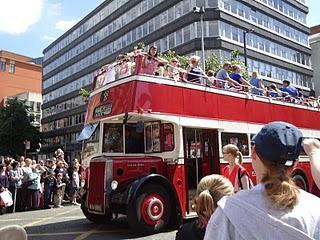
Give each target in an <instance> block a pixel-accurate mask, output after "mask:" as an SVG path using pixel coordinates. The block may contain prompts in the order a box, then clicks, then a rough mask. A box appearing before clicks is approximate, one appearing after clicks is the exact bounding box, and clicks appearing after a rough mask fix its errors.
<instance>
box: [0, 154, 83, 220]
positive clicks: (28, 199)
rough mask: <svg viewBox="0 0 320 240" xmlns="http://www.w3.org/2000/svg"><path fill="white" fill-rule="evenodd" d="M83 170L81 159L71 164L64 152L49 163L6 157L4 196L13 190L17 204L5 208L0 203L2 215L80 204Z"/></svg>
mask: <svg viewBox="0 0 320 240" xmlns="http://www.w3.org/2000/svg"><path fill="white" fill-rule="evenodd" d="M81 170H82V169H81V165H80V163H79V161H78V159H74V160H73V161H72V162H71V163H70V164H68V163H67V162H66V161H65V159H64V153H63V151H62V150H61V149H58V150H57V151H56V152H55V157H52V158H51V159H46V160H45V161H43V160H38V162H37V161H35V160H31V159H30V158H24V156H21V157H20V159H19V160H15V159H13V158H9V157H8V158H6V159H5V160H4V162H3V163H1V164H0V193H1V192H3V191H9V192H10V193H11V196H12V200H13V205H11V206H10V207H5V206H4V204H3V203H2V204H1V201H0V214H3V213H6V212H7V213H10V212H20V211H28V210H37V209H41V208H44V209H49V208H52V207H57V208H59V207H63V204H64V203H65V202H70V203H71V204H74V205H79V203H77V199H78V196H79V190H80V186H81V182H82V181H81Z"/></svg>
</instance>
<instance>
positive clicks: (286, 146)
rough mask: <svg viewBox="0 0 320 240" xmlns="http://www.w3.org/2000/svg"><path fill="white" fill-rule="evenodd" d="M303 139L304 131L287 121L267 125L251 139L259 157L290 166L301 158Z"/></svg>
mask: <svg viewBox="0 0 320 240" xmlns="http://www.w3.org/2000/svg"><path fill="white" fill-rule="evenodd" d="M302 141H303V136H302V132H301V131H300V130H299V129H298V128H297V127H296V126H294V125H292V124H290V123H286V122H271V123H269V124H267V125H265V126H264V127H263V128H262V129H261V130H260V132H258V134H257V135H255V136H254V137H253V138H252V140H251V142H252V143H254V145H255V148H256V151H257V154H258V156H259V157H262V158H263V159H264V160H266V161H271V162H274V163H279V164H281V165H285V166H289V167H290V166H293V164H294V163H295V161H296V160H297V159H298V158H299V154H300V150H301V147H302Z"/></svg>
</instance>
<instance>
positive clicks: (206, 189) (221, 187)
mask: <svg viewBox="0 0 320 240" xmlns="http://www.w3.org/2000/svg"><path fill="white" fill-rule="evenodd" d="M232 194H233V186H232V183H231V182H230V181H229V180H228V179H227V178H225V177H223V176H221V175H217V174H212V175H209V176H206V177H204V178H202V179H201V181H200V182H199V184H198V187H197V192H196V195H195V198H194V208H195V210H196V212H197V214H198V219H197V220H195V221H192V222H189V223H186V224H184V225H182V226H181V227H180V228H179V230H178V232H177V235H176V240H187V239H193V240H202V239H203V237H204V234H205V231H206V227H207V224H208V221H209V219H210V217H211V215H212V214H213V212H214V210H215V209H216V207H217V202H218V201H219V200H220V199H221V198H222V197H223V196H229V195H232Z"/></svg>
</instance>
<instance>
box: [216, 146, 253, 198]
mask: <svg viewBox="0 0 320 240" xmlns="http://www.w3.org/2000/svg"><path fill="white" fill-rule="evenodd" d="M222 154H223V159H224V160H225V161H227V162H228V165H227V166H225V167H224V168H223V172H222V174H223V176H225V177H226V178H228V179H229V180H230V182H231V183H232V184H233V186H234V190H235V192H238V191H240V190H242V189H249V188H250V187H251V179H250V177H249V174H248V172H247V170H246V169H245V168H244V167H243V166H242V161H243V160H242V158H243V157H242V153H241V152H240V151H239V148H238V147H237V146H236V145H234V144H228V145H225V146H224V147H223V148H222Z"/></svg>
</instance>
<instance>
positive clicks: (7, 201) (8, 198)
mask: <svg viewBox="0 0 320 240" xmlns="http://www.w3.org/2000/svg"><path fill="white" fill-rule="evenodd" d="M12 204H13V200H12V194H11V192H9V191H8V190H6V191H3V192H1V193H0V206H3V207H10V206H11V205H12Z"/></svg>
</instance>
